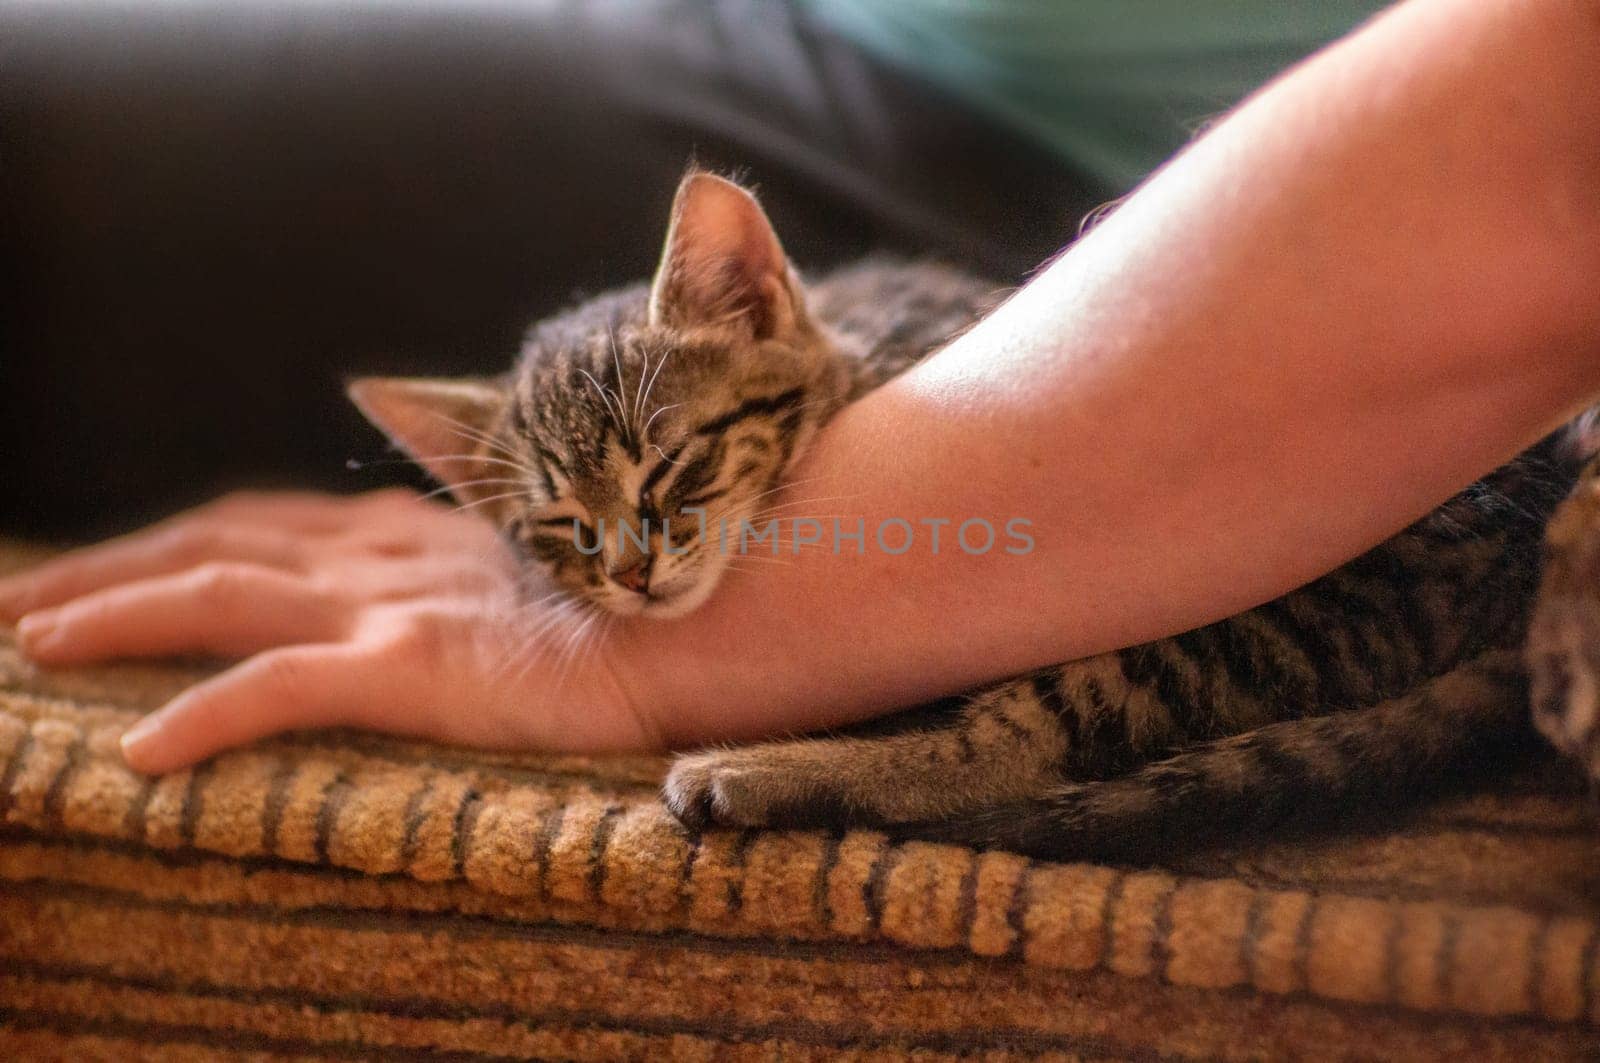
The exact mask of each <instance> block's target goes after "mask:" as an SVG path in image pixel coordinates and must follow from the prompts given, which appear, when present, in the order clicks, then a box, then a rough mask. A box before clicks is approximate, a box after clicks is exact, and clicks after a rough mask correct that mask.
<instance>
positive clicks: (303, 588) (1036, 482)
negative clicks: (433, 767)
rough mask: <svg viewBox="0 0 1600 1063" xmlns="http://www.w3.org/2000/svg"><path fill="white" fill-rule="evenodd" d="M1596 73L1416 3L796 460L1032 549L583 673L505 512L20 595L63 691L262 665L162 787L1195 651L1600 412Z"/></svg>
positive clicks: (334, 518) (385, 524)
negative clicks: (530, 635) (293, 760)
mask: <svg viewBox="0 0 1600 1063" xmlns="http://www.w3.org/2000/svg"><path fill="white" fill-rule="evenodd" d="M1597 79H1600V6H1596V5H1594V4H1592V3H1583V2H1577V0H1540V2H1527V0H1523V2H1518V0H1412V2H1411V3H1408V4H1405V5H1402V6H1401V7H1400V8H1399V9H1397V10H1394V11H1392V12H1391V13H1389V14H1388V15H1386V16H1384V17H1382V18H1380V19H1378V20H1377V21H1376V22H1375V23H1373V24H1371V25H1369V26H1368V27H1366V28H1365V29H1363V30H1361V31H1359V32H1358V33H1356V34H1355V35H1353V36H1352V37H1351V38H1348V39H1347V40H1345V41H1344V42H1341V43H1340V44H1338V45H1336V46H1334V47H1332V48H1330V49H1328V50H1327V51H1325V52H1323V53H1322V54H1320V55H1319V56H1317V57H1315V58H1313V59H1312V60H1310V61H1309V62H1307V63H1305V64H1302V65H1301V66H1300V67H1299V68H1297V69H1296V70H1295V71H1293V72H1292V73H1291V74H1289V75H1288V76H1286V77H1284V78H1282V79H1280V80H1279V81H1277V82H1276V83H1275V84H1273V85H1272V86H1270V87H1269V88H1268V89H1266V90H1264V91H1263V92H1261V93H1259V94H1258V95H1257V96H1256V97H1255V98H1254V99H1252V100H1251V101H1249V102H1248V103H1247V104H1245V105H1244V106H1243V107H1241V108H1240V109H1239V110H1238V111H1236V112H1235V113H1234V114H1233V115H1231V116H1230V117H1229V118H1227V119H1226V120H1224V121H1223V122H1221V123H1219V124H1218V125H1217V126H1216V127H1214V128H1213V129H1212V130H1211V131H1210V132H1209V133H1207V134H1206V136H1205V137H1203V138H1202V139H1200V140H1199V141H1197V142H1196V143H1195V144H1194V145H1193V146H1192V147H1191V148H1190V149H1189V150H1188V151H1186V152H1185V153H1184V154H1182V155H1181V156H1179V157H1178V159H1177V160H1175V161H1174V162H1173V163H1171V164H1170V165H1169V166H1168V167H1167V168H1166V169H1165V170H1163V171H1162V172H1161V173H1159V174H1158V175H1157V176H1156V177H1155V178H1154V179H1152V180H1151V181H1149V182H1148V183H1147V184H1146V185H1145V186H1144V187H1143V188H1142V189H1141V190H1140V191H1138V192H1137V193H1136V194H1135V195H1134V196H1133V197H1132V198H1131V199H1129V200H1128V201H1127V202H1126V203H1125V204H1124V205H1123V206H1122V207H1121V208H1120V209H1119V210H1118V211H1117V212H1116V213H1114V214H1113V215H1112V216H1111V217H1110V218H1109V219H1108V220H1107V221H1105V222H1104V223H1102V224H1101V225H1100V226H1099V227H1097V228H1096V229H1095V230H1094V231H1093V232H1091V233H1090V234H1089V235H1088V236H1087V237H1086V238H1085V239H1084V240H1082V241H1081V242H1079V243H1078V244H1077V245H1076V246H1075V247H1074V248H1073V250H1072V251H1070V252H1069V253H1068V254H1066V255H1065V256H1063V257H1062V258H1061V259H1060V260H1059V261H1057V262H1056V263H1055V264H1054V265H1052V266H1051V267H1050V268H1049V269H1048V270H1046V271H1044V272H1043V273H1042V274H1040V275H1039V276H1038V277H1037V278H1035V279H1034V280H1033V281H1032V282H1031V283H1030V284H1028V285H1027V287H1026V288H1024V289H1023V290H1022V291H1021V293H1020V294H1019V295H1018V296H1017V297H1016V298H1014V299H1013V300H1012V301H1011V302H1009V303H1008V304H1007V305H1006V306H1004V307H1003V308H1002V309H1001V310H1000V311H998V312H997V313H995V314H994V315H993V316H992V317H990V318H989V319H988V320H986V321H985V322H984V323H982V324H981V325H979V326H978V327H977V328H975V329H973V330H972V331H971V332H969V333H968V334H967V335H966V336H964V337H963V338H962V339H961V340H959V341H957V342H956V343H955V344H953V345H952V346H950V347H949V348H947V349H946V350H944V351H942V352H940V353H939V354H937V355H935V356H933V357H932V358H931V359H929V360H928V361H926V362H924V363H923V364H922V365H920V366H919V367H917V368H916V369H914V370H912V371H911V372H909V373H908V374H906V375H905V376H903V377H902V378H900V379H898V380H897V381H895V382H893V383H892V384H890V385H888V386H886V387H884V388H882V389H880V390H879V391H877V392H874V393H873V394H871V395H869V396H868V397H867V398H865V399H864V400H862V401H861V402H859V403H857V404H856V405H854V406H852V407H851V408H849V409H848V410H846V411H845V412H844V413H843V414H842V415H841V416H840V417H839V418H838V419H836V420H835V421H834V422H833V423H832V424H831V425H830V426H829V427H828V428H827V430H826V431H825V432H824V433H822V435H821V436H820V437H819V439H818V440H817V442H816V444H815V446H814V447H813V448H812V450H811V451H810V452H809V453H808V454H807V455H806V456H805V457H804V459H803V460H802V463H801V465H800V467H799V468H797V469H796V470H795V478H796V479H797V480H799V481H802V482H803V483H802V485H801V486H798V487H796V488H795V489H794V491H793V494H792V497H793V499H794V500H795V501H796V502H797V505H796V509H795V511H794V512H796V513H807V512H815V513H818V514H825V515H827V516H829V517H833V516H838V517H840V518H842V519H843V520H845V521H846V522H847V524H850V525H853V524H854V522H855V520H856V518H858V517H859V518H863V519H864V520H865V521H866V523H867V526H868V527H869V528H871V527H874V526H876V525H877V524H878V522H880V521H881V520H883V519H884V518H888V517H904V518H908V519H911V520H913V521H916V520H918V519H920V518H922V517H955V518H962V517H968V516H982V517H986V518H988V519H991V520H993V521H995V522H996V523H997V524H998V523H1002V522H1003V521H1004V520H1006V519H1008V518H1010V517H1025V518H1027V519H1029V520H1031V521H1032V528H1031V531H1032V535H1033V538H1034V539H1035V541H1036V544H1037V545H1036V549H1035V550H1034V551H1033V552H1032V553H1031V554H1029V555H1028V556H1026V557H1016V556H1012V555H1009V554H1006V553H1004V552H1002V551H999V550H995V551H991V552H990V553H988V554H985V555H982V556H971V555H967V554H964V553H962V552H960V551H953V550H950V549H949V546H948V540H947V541H946V547H945V549H944V550H943V551H941V553H940V555H939V556H938V557H933V556H931V555H930V554H929V553H928V552H927V551H926V550H925V549H923V550H914V551H912V552H910V553H908V554H906V555H903V556H899V557H895V556H887V555H884V554H882V553H879V552H876V551H869V552H868V553H867V554H866V556H855V555H854V554H853V553H852V552H850V551H846V552H844V553H843V554H839V555H836V554H834V553H832V552H831V551H829V550H808V551H805V552H802V553H801V554H800V555H799V556H797V557H793V558H791V559H790V560H789V562H788V563H785V564H768V565H762V566H752V567H751V568H750V569H749V570H748V571H745V570H742V569H741V570H739V571H734V572H732V573H730V574H729V576H728V577H727V578H726V579H725V581H724V582H723V584H722V585H721V586H720V587H719V589H718V591H717V593H716V594H715V595H714V596H713V598H712V599H711V601H710V602H708V603H707V604H706V605H705V606H704V607H703V608H702V609H701V610H699V611H698V612H696V613H694V614H692V615H690V616H688V617H686V618H683V619H682V620H678V621H670V622H662V621H654V622H653V621H649V620H634V621H624V622H620V623H619V624H617V625H616V626H615V627H614V628H613V629H612V630H611V631H610V633H609V634H608V636H607V637H606V638H605V639H603V640H601V641H598V642H596V643H595V644H594V646H593V648H592V652H589V653H587V654H584V655H579V656H576V657H568V658H561V655H560V654H557V653H546V654H527V653H526V652H525V651H526V646H524V645H522V644H521V643H520V642H519V637H518V635H517V634H516V632H517V628H516V627H515V626H514V625H509V624H507V623H506V622H505V617H506V616H507V614H508V612H509V611H510V610H511V609H512V608H513V606H514V603H515V600H516V599H515V590H514V583H513V578H512V576H513V573H514V571H515V569H514V565H515V562H514V561H513V559H512V558H511V556H510V555H509V553H507V552H506V550H505V548H504V547H503V546H501V545H500V543H499V542H498V541H497V539H496V537H495V535H494V533H493V531H492V529H490V528H489V527H487V525H485V524H483V523H482V522H479V521H477V520H475V519H474V518H473V516H472V515H471V514H459V513H451V512H449V511H448V510H446V509H444V508H442V507H438V506H435V505H432V504H429V503H424V502H422V501H420V500H418V499H417V498H416V497H414V496H410V495H407V494H404V493H383V494H379V495H375V496H365V497H362V498H356V499H338V498H331V497H320V496H303V495H293V496H286V495H252V496H238V497H234V498H229V499H225V500H223V501H221V502H219V503H215V504H213V505H211V506H208V507H204V508H202V509H200V510H197V511H195V512H193V513H190V514H186V515H182V516H180V517H177V518H174V519H173V520H171V521H168V522H166V523H164V524H162V525H158V526H157V527H155V528H152V529H149V530H147V531H144V532H140V533H137V534H135V535H133V536H130V537H127V538H124V539H121V540H117V541H114V542H111V543H108V544H104V545H101V546H97V547H91V548H88V549H85V550H80V551H77V552H75V553H73V554H69V555H66V556H64V557H63V558H61V559H59V560H56V561H52V562H50V563H48V564H45V565H43V566H41V567H39V568H37V569H34V570H31V571H29V572H26V573H23V574H21V575H19V576H14V577H12V578H10V579H7V580H4V581H0V618H3V619H5V620H9V621H16V622H17V628H18V637H19V640H20V643H21V646H22V648H23V650H24V651H25V652H26V653H27V654H28V655H29V656H30V657H32V658H33V659H35V660H36V661H38V662H39V663H41V664H43V665H47V666H64V665H70V664H76V663H82V662H89V661H98V660H103V659H109V658H116V657H128V656H133V657H142V656H162V655H169V654H174V653H190V652H205V653H213V654H218V655H223V656H229V657H240V658H243V660H242V661H241V663H238V664H236V665H234V666H233V667H232V668H230V669H228V670H226V671H224V672H222V673H221V674H220V675H219V676H217V677H216V678H214V679H211V680H209V681H207V682H205V683H202V684H201V685H199V686H197V687H195V688H194V689H192V690H190V691H189V692H187V693H185V694H183V695H181V696H180V697H179V698H177V699H176V700H175V701H173V702H172V703H171V704H169V705H167V706H166V707H165V708H163V709H161V710H160V711H159V712H157V713H155V714H153V715H152V716H150V717H147V719H146V721H145V724H144V726H142V727H139V728H136V729H135V730H134V731H133V732H130V734H129V736H128V737H127V739H125V742H124V751H125V754H126V756H127V759H128V761H129V763H130V764H131V765H132V766H133V767H135V768H137V769H139V770H142V771H149V772H162V771H168V770H172V769H176V768H179V767H183V766H186V765H188V764H191V763H193V762H195V761H197V760H199V759H201V758H204V757H206V756H209V755H211V754H213V753H216V752H218V751H220V750H223V749H226V748H229V747H232V746H236V745H240V744H242V743H245V742H248V741H251V740H253V739H256V738H259V737H262V736H265V735H269V734H272V733H275V732H279V731H283V730H286V729H291V728H305V727H323V726H333V725H347V726H356V727H363V728H370V729H374V730H382V731H387V732H393V733H402V734H408V735H418V736H425V737H429V738H435V739H440V740H444V741H450V742H458V743H464V744H468V745H478V746H493V747H501V748H528V749H545V750H560V751H605V750H623V749H653V748H661V747H666V746H674V747H681V746H687V745H694V744H698V743H702V742H707V741H713V740H728V739H747V738H754V737H758V736H762V735H768V734H774V733H785V732H795V731H804V730H809V729H813V728H816V727H820V726H825V725H832V724H838V723H842V722H848V721H852V720H857V719H861V718H863V717H866V716H869V715H872V714H874V713H877V712H882V711H884V710H886V709H889V708H892V707H895V706H900V705H905V704H909V703H913V702H915V701H918V700H920V699H924V698H927V697H931V696H935V695H940V694H945V693H949V692H951V691H954V690H959V689H963V688H966V687H970V686H972V685H975V684H977V683H981V682H983V681H986V680H990V679H996V678H1000V677H1003V676H1006V675H1010V674H1015V673H1017V672H1020V671H1023V670H1026V669H1028V668H1031V667H1036V666H1040V665H1045V664H1050V663H1055V662H1059V661H1063V660H1067V659H1071V658H1074V657H1080V656H1084V655H1087V654H1090V653H1094V652H1098V651H1101V650H1105V649H1109V648H1113V647H1116V646H1120V645H1126V644H1129V643H1133V642H1137V641H1142V640H1145V639H1149V638H1155V637H1159V636H1162V635H1166V634H1170V633H1173V632H1176V631H1180V630H1184V629H1186V628H1189V627H1193V626H1195V625H1197V624H1200V623H1203V622H1206V621H1209V620H1213V619H1216V618H1219V617H1222V616H1225V615H1228V614H1230V613H1233V612H1236V611H1238V610H1240V609H1242V608H1245V607H1248V606H1251V605H1253V604H1256V603H1259V602H1261V601H1264V600H1266V599H1269V598H1271V597H1274V596H1276V595H1278V594H1280V593H1282V592H1284V591H1286V590H1289V589H1291V588H1293V587H1295V586H1297V585H1299V584H1301V583H1303V582H1305V581H1306V580H1308V579H1311V578H1313V577H1315V576H1316V575H1318V574H1320V573H1322V572H1324V571H1327V570H1328V569H1330V568H1332V567H1334V566H1336V565H1337V564H1339V563H1340V562H1341V561H1343V560H1345V559H1347V558H1349V557H1351V556H1354V555H1355V554H1357V553H1359V552H1360V551H1361V550H1363V549H1365V548H1366V547H1368V546H1371V545H1373V544H1375V543H1377V542H1379V541H1380V540H1382V539H1383V538H1385V537H1386V536H1388V535H1390V534H1392V533H1393V532H1394V531H1396V530H1397V529H1399V528H1400V527H1401V526H1403V525H1404V524H1406V523H1407V522H1409V521H1410V520H1413V519H1415V518H1416V517H1418V516H1420V515H1421V514H1423V513H1424V512H1426V511H1427V510H1428V509H1430V508H1431V507H1432V506H1434V505H1436V504H1437V503H1439V502H1440V501H1442V500H1443V499H1444V498H1446V497H1447V496H1448V495H1450V494H1451V493H1452V492H1454V491H1455V490H1457V489H1459V488H1460V487H1461V486H1463V485H1464V484H1466V483H1468V482H1469V481H1471V480H1472V479H1473V478H1475V477H1476V476H1478V475H1480V474H1482V473H1483V472H1485V471H1487V470H1488V469H1490V468H1492V467H1494V466H1495V465H1497V464H1499V463H1500V462H1502V461H1504V460H1505V459H1507V458H1509V457H1510V456H1511V455H1513V454H1514V453H1516V452H1517V451H1518V450H1519V449H1521V448H1522V447H1524V446H1526V445H1527V444H1529V443H1530V442H1532V441H1533V440H1535V439H1536V438H1538V437H1539V436H1540V435H1542V434H1543V433H1544V432H1546V431H1548V430H1549V429H1551V428H1553V427H1554V426H1556V425H1557V424H1559V423H1560V422H1561V421H1563V420H1564V419H1565V418H1567V417H1568V416H1570V415H1571V414H1572V413H1573V412H1575V411H1576V410H1578V409H1579V408H1581V407H1583V406H1584V405H1586V404H1587V403H1589V402H1591V401H1593V399H1594V398H1595V397H1596V396H1597V395H1600V299H1596V298H1595V297H1594V278H1595V277H1596V276H1597V275H1600V94H1597V93H1595V92H1594V84H1595V83H1596V80H1597ZM806 499H815V500H818V501H815V502H813V503H809V504H808V503H805V502H804V501H803V500H806ZM822 499H826V500H827V501H820V500H822ZM947 534H948V530H947ZM519 654H521V655H520V656H519ZM508 661H509V662H514V665H513V666H508Z"/></svg>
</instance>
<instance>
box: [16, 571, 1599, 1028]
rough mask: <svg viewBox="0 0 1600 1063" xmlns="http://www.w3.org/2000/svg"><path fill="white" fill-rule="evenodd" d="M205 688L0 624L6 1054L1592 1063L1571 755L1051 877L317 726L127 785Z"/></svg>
mask: <svg viewBox="0 0 1600 1063" xmlns="http://www.w3.org/2000/svg"><path fill="white" fill-rule="evenodd" d="M18 556H20V555H18V554H16V553H15V552H14V551H13V552H11V553H6V552H4V551H0V568H4V567H8V561H9V563H10V564H14V563H16V558H17V557H18ZM192 678H193V673H192V672H189V673H186V672H183V671H180V670H176V669H155V668H142V667H140V668H134V667H128V668H119V669H108V670H100V671H93V672H76V673H70V674H69V673H61V674H45V673H40V672H37V671H35V670H33V669H31V668H30V667H29V666H28V665H26V664H25V663H24V662H22V661H21V660H20V658H18V656H17V655H16V654H15V652H14V651H12V650H11V648H10V646H9V644H7V643H0V832H3V833H0V1058H4V1059H28V1060H34V1059H40V1060H43V1059H102V1058H103V1059H114V1060H124V1059H140V1058H149V1059H162V1060H184V1059H197V1060H199V1059H205V1060H211V1059H244V1058H251V1059H263V1058H297V1059H352V1058H361V1059H364V1058H375V1059H395V1058H399V1059H405V1058H419V1059H430V1060H431V1059H445V1060H458V1059H459V1060H476V1059H522V1058H530V1057H532V1058H574V1059H618V1058H639V1059H680V1058H681V1059H696V1060H699V1059H724V1058H731V1059H744V1058H752V1059H778V1058H781V1059H805V1058H814V1057H823V1058H855V1059H880V1058H881V1059H903V1058H916V1059H929V1060H936V1059H947V1058H958V1057H959V1058H981V1059H995V1060H1000V1059H1013V1058H1018V1059H1020V1058H1055V1059H1084V1058H1094V1059H1101V1058H1114V1059H1121V1058H1156V1057H1169V1056H1170V1057H1177V1058H1262V1057H1273V1058H1282V1057H1296V1058H1306V1057H1314V1058H1328V1057H1342V1056H1351V1057H1360V1058H1375V1057H1376V1058H1396V1059H1428V1058H1438V1059H1452V1060H1456V1059H1473V1060H1488V1059H1517V1060H1525V1059H1530V1058H1538V1059H1563V1058H1594V1057H1595V1056H1596V1055H1597V1054H1600V974H1597V967H1600V832H1597V830H1596V827H1595V824H1594V822H1593V820H1592V817H1591V816H1590V814H1589V810H1588V808H1587V802H1586V801H1585V800H1584V798H1583V796H1582V794H1581V793H1579V790H1578V788H1577V786H1576V784H1575V783H1574V782H1573V781H1572V780H1571V778H1570V776H1568V775H1567V774H1565V773H1564V772H1563V771H1562V770H1560V768H1559V767H1558V766H1555V765H1545V766H1536V767H1535V768H1534V769H1533V770H1531V771H1524V772H1522V773H1521V774H1518V775H1516V776H1515V777H1512V778H1508V779H1507V780H1505V781H1504V783H1503V784H1501V785H1498V786H1497V787H1496V788H1495V789H1494V790H1493V791H1491V792H1484V793H1480V794H1476V795H1473V796H1469V797H1466V798H1457V799H1454V800H1451V801H1447V802H1443V803H1440V804H1437V805H1434V806H1432V807H1429V808H1426V809H1423V810H1420V811H1418V812H1417V813H1416V814H1414V815H1412V816H1409V817H1407V818H1406V819H1404V820H1403V821H1396V822H1394V823H1392V824H1390V825H1388V826H1386V828H1385V829H1384V830H1382V831H1379V832H1372V831H1368V832H1365V833H1361V834H1351V835H1346V836H1342V837H1338V838H1324V839H1319V840H1312V841H1286V840H1277V841H1274V840H1270V839H1269V840H1263V841H1262V842H1261V843H1260V844H1257V845H1253V846H1250V847H1245V848H1239V849H1234V850H1230V851H1226V852H1213V853H1210V854H1207V855H1205V856H1203V857H1197V858H1194V859H1192V860H1188V861H1185V862H1183V863H1182V864H1180V865H1177V866H1173V867H1170V868H1165V869H1160V870H1148V869H1119V868H1112V867H1100V866H1091V865H1049V864H1040V863H1031V862H1029V861H1025V860H1022V859H1020V858H1018V857H1015V856H1011V855H1008V854H1004V853H988V854H982V855H977V854H974V853H972V852H968V851H966V850H961V849H955V848H948V847H939V846H932V845H925V844H916V843H911V844H904V845H895V844H890V843H889V842H887V841H886V840H885V839H884V838H883V837H881V836H879V835H875V834H871V833H854V834H849V835H846V836H844V837H842V838H840V837H828V836H824V835H819V834H789V833H756V832H747V833H714V834H707V835H705V836H703V837H699V838H691V837H687V836H685V835H684V834H683V833H682V832H681V830H680V829H679V828H678V827H677V826H676V824H675V823H674V822H673V821H672V820H671V818H670V817H669V816H667V815H666V813H665V812H664V811H663V810H662V808H661V806H660V805H659V804H658V803H657V801H656V799H655V794H654V785H655V782H656V780H657V778H658V776H659V772H660V769H661V762H659V761H656V760H650V759H611V760H582V759H575V758H547V757H546V758H541V757H529V756H515V757H513V756H495V755H484V754H472V753H465V752H461V751H458V750H446V749H439V748H434V747H429V746H425V745H421V744H417V743H410V742H402V741H394V740H388V739H381V738H375V737H371V736H361V735H349V734H315V735H304V736H292V737H290V738H287V739H283V740H279V741H275V742H271V743H267V744H264V745H261V746H259V747H256V748H253V749H251V750H248V751H244V752H239V753H235V754H230V755H228V756H224V757H222V758H220V759H218V760H217V761H215V762H213V763H211V764H208V765H205V766H204V767H202V768H200V769H199V770H196V771H194V772H185V773H180V774H177V775H173V776H170V777H167V778H163V779H156V780H151V779H144V778H140V777H138V776H135V775H133V774H131V773H130V772H128V771H127V770H126V769H125V768H124V767H123V766H122V764H121V761H120V759H119V758H118V756H117V753H116V739H117V736H118V735H119V733H120V732H121V730H122V729H123V728H124V727H125V726H126V725H127V724H128V723H129V722H130V721H131V720H132V719H134V718H135V717H136V715H137V713H138V712H139V711H140V710H142V709H143V708H146V707H149V706H151V705H154V704H157V703H159V702H160V701H161V700H163V699H164V698H165V697H167V696H169V695H170V694H171V693H172V692H173V691H175V690H177V689H179V688H181V686H182V685H183V684H184V683H185V682H187V681H190V680H192Z"/></svg>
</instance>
